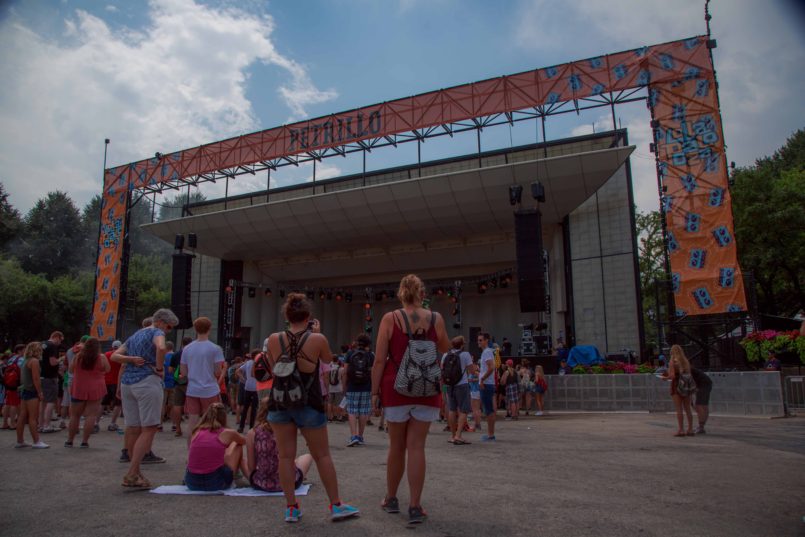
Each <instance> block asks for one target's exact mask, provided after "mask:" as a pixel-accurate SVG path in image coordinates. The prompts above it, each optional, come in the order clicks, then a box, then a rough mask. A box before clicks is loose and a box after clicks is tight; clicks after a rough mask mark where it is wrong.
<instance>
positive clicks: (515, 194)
mask: <svg viewBox="0 0 805 537" xmlns="http://www.w3.org/2000/svg"><path fill="white" fill-rule="evenodd" d="M522 199H523V185H510V186H509V203H511V204H512V205H517V204H518V203H520V201H521V200H522Z"/></svg>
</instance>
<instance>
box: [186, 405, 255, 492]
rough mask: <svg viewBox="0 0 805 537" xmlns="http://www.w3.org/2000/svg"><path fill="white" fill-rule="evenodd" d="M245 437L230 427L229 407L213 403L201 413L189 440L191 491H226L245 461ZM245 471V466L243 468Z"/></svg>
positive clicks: (188, 466)
mask: <svg viewBox="0 0 805 537" xmlns="http://www.w3.org/2000/svg"><path fill="white" fill-rule="evenodd" d="M245 443H246V439H245V438H244V437H243V436H242V435H240V434H238V433H237V431H235V430H233V429H229V428H227V424H226V407H225V406H224V405H223V404H221V403H213V404H211V405H210V406H209V408H207V411H206V412H204V414H203V415H202V416H201V421H200V422H199V424H198V425H196V428H195V429H193V433H192V436H191V439H190V453H189V454H188V457H187V471H186V472H185V477H184V481H185V485H187V488H188V489H190V490H204V491H211V490H224V489H228V488H230V487H231V486H232V481H233V480H234V476H235V472H237V470H238V468H241V464H242V462H243V444H245ZM242 469H243V470H244V471H245V465H244V466H243V467H242Z"/></svg>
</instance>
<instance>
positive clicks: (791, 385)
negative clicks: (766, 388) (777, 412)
mask: <svg viewBox="0 0 805 537" xmlns="http://www.w3.org/2000/svg"><path fill="white" fill-rule="evenodd" d="M783 397H784V401H785V409H786V414H787V415H789V416H790V415H794V414H797V411H799V412H801V413H802V412H805V376H800V375H791V376H788V377H786V378H785V382H784V383H783Z"/></svg>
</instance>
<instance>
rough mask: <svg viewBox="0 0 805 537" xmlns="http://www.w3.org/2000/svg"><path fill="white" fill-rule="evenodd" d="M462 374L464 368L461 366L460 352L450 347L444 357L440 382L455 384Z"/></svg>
mask: <svg viewBox="0 0 805 537" xmlns="http://www.w3.org/2000/svg"><path fill="white" fill-rule="evenodd" d="M463 376H464V370H463V369H462V367H461V352H460V351H457V350H456V349H450V351H449V352H448V353H447V356H445V358H444V367H443V368H442V382H444V383H445V384H446V385H447V386H455V385H456V384H458V383H459V382H461V377H463Z"/></svg>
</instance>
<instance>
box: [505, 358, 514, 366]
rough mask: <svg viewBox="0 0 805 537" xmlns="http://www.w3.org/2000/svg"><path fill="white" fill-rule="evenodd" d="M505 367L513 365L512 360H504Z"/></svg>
mask: <svg viewBox="0 0 805 537" xmlns="http://www.w3.org/2000/svg"><path fill="white" fill-rule="evenodd" d="M506 365H508V366H512V365H514V360H512V359H511V358H510V359H508V360H506Z"/></svg>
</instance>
